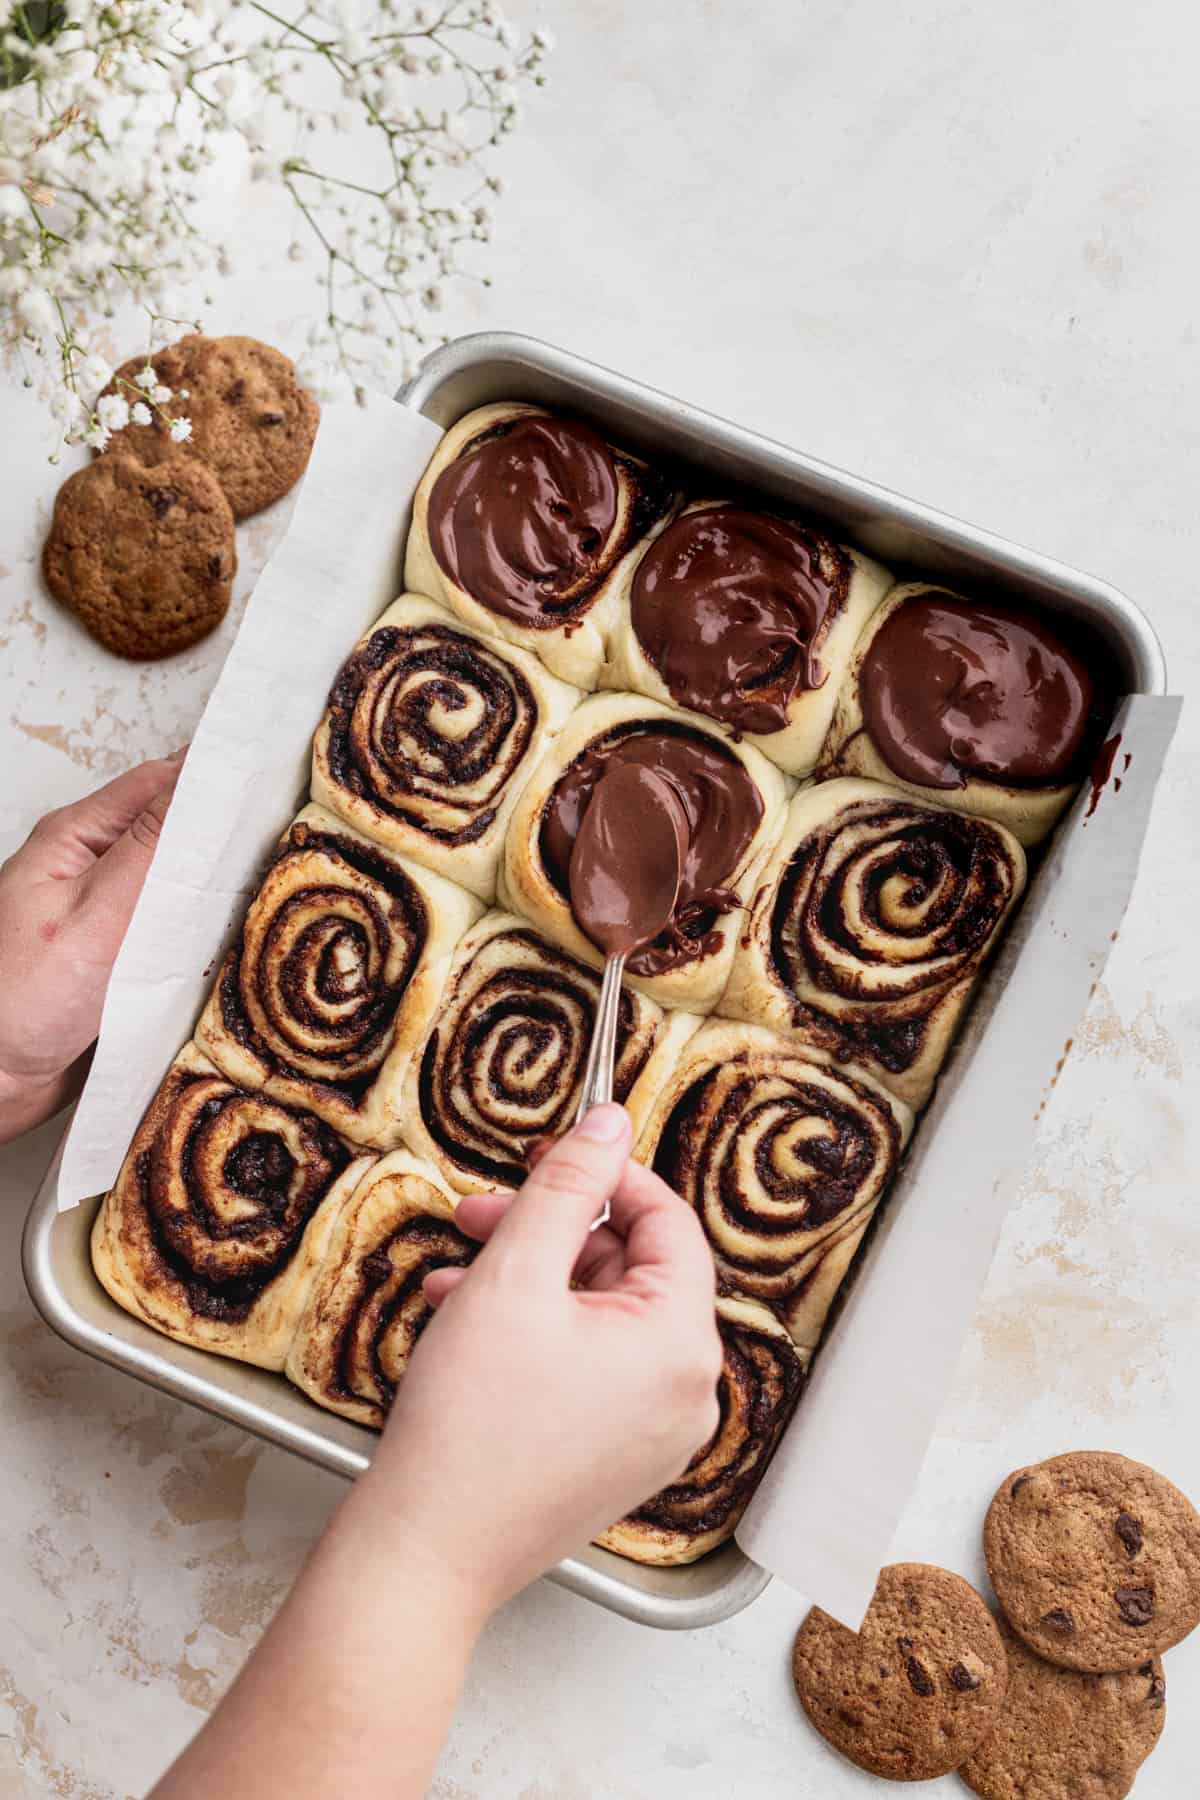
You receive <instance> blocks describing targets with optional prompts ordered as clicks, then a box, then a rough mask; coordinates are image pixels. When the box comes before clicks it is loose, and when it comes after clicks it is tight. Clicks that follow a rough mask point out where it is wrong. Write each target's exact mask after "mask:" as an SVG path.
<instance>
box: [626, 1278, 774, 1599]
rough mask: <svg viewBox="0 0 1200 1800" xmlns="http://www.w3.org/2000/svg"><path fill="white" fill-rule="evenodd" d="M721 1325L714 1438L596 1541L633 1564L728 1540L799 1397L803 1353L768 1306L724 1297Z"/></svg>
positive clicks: (689, 1555) (699, 1551)
mask: <svg viewBox="0 0 1200 1800" xmlns="http://www.w3.org/2000/svg"><path fill="white" fill-rule="evenodd" d="M717 1329H718V1330H719V1331H720V1334H721V1343H722V1347H723V1350H724V1359H723V1362H722V1365H721V1376H720V1380H719V1381H718V1383H717V1403H718V1406H719V1409H720V1420H719V1423H718V1425H717V1429H716V1431H715V1432H714V1433H713V1435H712V1438H711V1439H710V1441H709V1442H708V1443H707V1444H705V1445H703V1446H702V1447H701V1448H700V1449H699V1450H698V1451H697V1452H696V1454H695V1456H693V1458H692V1460H691V1462H690V1463H689V1464H688V1466H687V1468H686V1469H685V1470H684V1471H683V1473H682V1474H681V1475H680V1477H679V1479H678V1481H674V1482H672V1483H671V1485H670V1486H669V1487H666V1488H664V1489H663V1490H662V1492H661V1493H658V1494H655V1495H653V1496H652V1497H651V1499H649V1500H647V1501H646V1503H645V1505H644V1506H639V1507H638V1508H637V1510H636V1511H635V1512H632V1513H630V1514H629V1516H628V1517H627V1518H624V1519H621V1520H619V1521H618V1522H617V1524H615V1525H613V1526H610V1527H609V1529H608V1530H607V1531H606V1532H603V1533H602V1534H601V1536H600V1537H598V1538H597V1539H596V1542H597V1543H598V1544H600V1545H601V1546H602V1547H603V1548H604V1549H606V1550H615V1551H617V1553H618V1554H619V1555H621V1556H627V1557H629V1558H631V1559H632V1561H634V1562H641V1563H656V1564H660V1565H663V1566H666V1565H671V1564H678V1563H690V1562H695V1561H696V1560H697V1558H698V1557H701V1556H706V1555H707V1554H708V1552H709V1551H710V1550H715V1549H716V1548H717V1546H718V1545H720V1544H724V1543H726V1542H727V1541H728V1540H729V1539H730V1538H731V1537H732V1536H733V1534H734V1532H735V1531H736V1530H737V1526H738V1521H739V1520H740V1519H741V1516H742V1514H743V1513H744V1512H745V1510H746V1507H747V1506H748V1505H749V1503H750V1496H751V1495H752V1494H753V1492H754V1490H755V1488H756V1487H757V1486H758V1483H759V1481H760V1480H761V1478H762V1475H763V1472H764V1470H765V1469H766V1466H767V1464H768V1463H769V1462H770V1460H771V1457H772V1455H773V1454H774V1451H775V1446H776V1445H777V1444H778V1442H779V1440H780V1438H781V1437H782V1435H783V1431H784V1427H785V1426H786V1425H787V1422H788V1420H789V1419H790V1418H791V1416H792V1411H793V1409H794V1407H795V1405H796V1401H797V1400H798V1398H799V1396H800V1389H801V1387H802V1385H803V1382H804V1371H805V1368H806V1366H807V1363H806V1359H805V1358H804V1357H803V1356H802V1355H801V1354H800V1353H799V1351H797V1349H796V1348H795V1346H794V1345H793V1343H792V1341H791V1339H790V1338H789V1337H788V1334H787V1332H786V1331H785V1330H784V1329H783V1327H782V1325H780V1324H779V1322H778V1320H777V1319H775V1318H774V1317H773V1316H772V1314H771V1313H769V1312H768V1311H767V1309H766V1307H765V1306H758V1305H756V1304H755V1302H754V1301H752V1300H733V1299H725V1298H722V1299H719V1300H718V1301H717Z"/></svg>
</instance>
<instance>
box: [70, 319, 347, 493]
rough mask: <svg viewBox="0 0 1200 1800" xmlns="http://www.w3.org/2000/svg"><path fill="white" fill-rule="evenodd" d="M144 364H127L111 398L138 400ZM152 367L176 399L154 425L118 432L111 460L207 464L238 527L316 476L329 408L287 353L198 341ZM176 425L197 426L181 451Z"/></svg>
mask: <svg viewBox="0 0 1200 1800" xmlns="http://www.w3.org/2000/svg"><path fill="white" fill-rule="evenodd" d="M145 362H146V358H145V357H144V356H135V357H133V358H132V359H131V361H129V362H127V363H123V364H122V365H121V367H120V368H119V369H118V370H117V372H116V375H115V376H114V377H113V379H112V381H111V383H110V384H109V386H108V389H107V390H106V391H107V392H108V393H110V394H120V395H121V396H122V397H123V398H124V399H126V400H129V401H133V400H135V399H136V397H137V395H136V391H135V390H136V387H137V378H138V376H139V374H140V373H141V371H142V369H143V367H144V366H145ZM150 362H151V364H152V366H153V368H154V371H155V373H156V374H157V376H158V379H159V381H160V382H161V383H162V385H163V386H164V387H169V388H170V389H171V390H172V393H173V394H174V395H175V398H174V399H172V400H171V401H170V402H169V403H168V404H167V406H166V407H165V408H164V409H163V410H162V411H155V412H154V414H153V417H152V419H151V422H150V424H149V425H133V424H130V425H126V426H125V428H124V429H123V430H122V431H118V432H114V434H113V437H112V440H111V443H110V446H109V449H108V450H107V451H106V452H105V455H113V454H114V453H115V454H123V453H128V454H132V455H134V456H137V457H140V459H141V460H142V462H145V463H160V462H164V461H166V460H168V459H173V458H177V457H183V458H185V459H187V460H197V459H198V460H199V461H201V462H203V463H206V464H207V465H208V467H209V468H210V469H211V470H212V472H213V474H214V475H215V476H216V478H217V480H218V481H219V482H220V484H221V486H222V487H223V488H224V490H225V494H226V497H227V498H228V500H229V504H230V506H232V508H233V515H234V518H235V519H246V518H249V516H250V514H251V513H256V512H261V511H262V509H263V507H264V506H270V505H271V503H272V501H274V500H279V499H280V498H282V496H283V495H284V494H286V493H287V492H288V491H289V490H290V489H291V488H293V487H294V486H295V485H296V483H297V481H299V479H300V477H301V475H303V473H304V471H305V469H306V468H307V467H308V458H309V454H310V452H311V450H312V447H313V439H314V438H315V437H316V435H317V424H318V422H319V419H320V408H319V407H318V405H317V402H316V401H315V400H314V399H313V397H312V395H311V394H310V393H308V392H307V391H306V390H305V389H304V388H302V387H301V386H300V384H299V382H298V381H297V379H296V371H295V369H294V368H293V366H292V364H291V362H290V361H289V360H288V358H287V357H286V356H284V355H283V353H282V352H281V351H279V350H273V349H272V348H271V346H270V345H269V344H260V343H259V342H258V340H257V338H248V337H223V338H209V337H202V336H199V335H193V336H191V337H185V338H180V340H179V342H178V343H177V344H169V345H168V346H167V348H166V349H165V350H160V351H158V353H157V354H156V355H154V356H152V357H151V358H150ZM182 388H186V390H187V397H186V399H185V398H183V397H181V396H180V389H182ZM164 414H165V416H164ZM174 417H179V418H187V419H189V420H190V421H191V426H192V434H191V436H190V438H188V439H187V440H186V441H185V442H184V443H181V444H177V443H175V442H174V440H173V439H172V438H171V435H170V432H169V430H168V420H169V419H170V418H174Z"/></svg>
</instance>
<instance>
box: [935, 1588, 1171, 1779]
mask: <svg viewBox="0 0 1200 1800" xmlns="http://www.w3.org/2000/svg"><path fill="white" fill-rule="evenodd" d="M999 1625H1000V1635H1001V1637H1002V1638H1003V1640H1004V1649H1005V1652H1006V1654H1007V1657H1008V1692H1007V1694H1006V1695H1005V1697H1004V1704H1003V1706H1002V1707H1001V1709H1000V1713H999V1717H998V1718H997V1719H996V1722H995V1725H994V1726H993V1728H992V1730H991V1731H990V1732H989V1734H988V1736H987V1737H986V1738H985V1739H984V1741H983V1743H982V1744H981V1745H980V1746H979V1748H978V1750H976V1751H974V1752H973V1754H972V1755H971V1756H969V1757H968V1758H967V1760H966V1762H965V1763H963V1765H962V1767H961V1768H960V1769H959V1771H958V1772H959V1774H960V1775H961V1776H962V1778H963V1780H964V1781H965V1782H966V1784H967V1786H968V1787H969V1788H970V1790H971V1792H972V1793H973V1794H978V1795H979V1796H980V1800H1125V1795H1126V1794H1128V1792H1129V1790H1130V1788H1131V1787H1132V1786H1133V1782H1134V1777H1135V1776H1136V1775H1137V1772H1138V1770H1139V1769H1140V1768H1141V1766H1142V1764H1143V1763H1144V1762H1145V1760H1146V1758H1147V1757H1148V1756H1149V1754H1150V1752H1151V1751H1152V1750H1153V1749H1154V1746H1155V1744H1156V1743H1157V1742H1158V1739H1159V1736H1160V1734H1161V1732H1162V1728H1163V1722H1164V1720H1165V1718H1166V1697H1167V1684H1166V1680H1165V1678H1164V1676H1163V1666H1162V1663H1161V1661H1160V1660H1159V1658H1158V1657H1152V1658H1151V1659H1150V1660H1149V1661H1147V1662H1144V1663H1143V1664H1142V1665H1141V1667H1140V1668H1137V1669H1131V1670H1129V1671H1127V1672H1126V1673H1122V1674H1116V1675H1083V1674H1080V1673H1079V1672H1078V1671H1076V1670H1074V1669H1060V1668H1056V1667H1055V1665H1054V1664H1053V1663H1049V1662H1046V1661H1045V1659H1044V1658H1043V1657H1040V1656H1035V1655H1034V1653H1033V1651H1032V1650H1030V1649H1028V1648H1027V1647H1026V1646H1025V1645H1024V1644H1023V1643H1022V1642H1021V1640H1020V1638H1019V1637H1017V1635H1016V1633H1015V1632H1014V1631H1013V1630H1012V1628H1011V1627H1010V1626H1009V1625H1008V1623H1007V1621H1006V1620H1004V1619H1001V1620H1000V1621H999Z"/></svg>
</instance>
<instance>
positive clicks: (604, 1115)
mask: <svg viewBox="0 0 1200 1800" xmlns="http://www.w3.org/2000/svg"><path fill="white" fill-rule="evenodd" d="M628 1129H629V1114H628V1113H627V1112H626V1111H625V1108H624V1107H623V1106H617V1105H616V1104H615V1103H613V1102H610V1103H609V1104H608V1105H606V1106H593V1107H592V1109H591V1111H590V1112H586V1113H584V1115H583V1117H582V1119H581V1120H580V1121H579V1123H578V1125H577V1126H576V1127H575V1130H576V1132H577V1134H578V1135H579V1136H580V1137H581V1138H587V1139H588V1140H589V1141H590V1142H591V1143H593V1144H615V1143H616V1141H617V1139H618V1138H620V1137H624V1135H625V1133H626V1131H627V1130H628Z"/></svg>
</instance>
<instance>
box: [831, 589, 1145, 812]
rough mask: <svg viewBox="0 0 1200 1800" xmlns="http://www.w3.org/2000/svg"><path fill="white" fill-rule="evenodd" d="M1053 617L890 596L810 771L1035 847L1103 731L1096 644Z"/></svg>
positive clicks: (903, 592) (927, 594)
mask: <svg viewBox="0 0 1200 1800" xmlns="http://www.w3.org/2000/svg"><path fill="white" fill-rule="evenodd" d="M1077 636H1078V634H1077V631H1076V630H1075V629H1074V628H1072V627H1071V625H1070V623H1069V621H1067V620H1062V621H1059V620H1056V619H1054V618H1052V617H1050V616H1047V615H1045V614H1042V613H1035V612H1030V611H1027V610H1026V609H1024V608H1019V607H1015V606H1007V605H1002V604H1000V603H998V602H992V601H972V600H968V599H967V598H966V597H965V596H964V595H962V594H956V593H952V592H949V591H948V590H946V589H944V588H940V587H934V586H930V585H929V584H928V583H925V582H909V583H906V584H905V585H904V586H902V587H896V588H893V589H892V591H891V593H890V594H889V595H888V597H887V599H886V600H885V602H884V604H883V605H882V606H881V607H880V609H879V611H878V612H877V613H875V615H874V617H873V618H871V619H870V620H869V622H868V624H867V626H866V629H865V630H864V631H863V634H862V636H861V637H860V638H859V640H858V644H857V645H856V647H855V651H854V655H853V657H852V659H851V662H850V667H849V669H848V670H847V672H846V675H845V678H844V679H843V682H842V687H841V692H840V693H839V695H838V700H837V705H836V707H835V709H834V716H833V722H832V724H831V726H830V729H829V736H828V738H827V739H826V742H825V747H824V749H823V751H822V753H821V761H820V767H819V769H818V774H819V775H820V776H822V777H827V776H830V775H867V776H871V777H873V778H874V779H875V780H877V781H886V782H890V783H891V784H892V785H893V786H895V787H900V788H903V789H904V790H905V792H906V793H909V794H913V795H915V796H916V798H917V799H919V800H928V801H930V802H931V803H932V804H934V805H937V806H948V807H951V808H952V809H953V810H954V811H956V812H965V813H974V814H976V815H978V816H979V817H981V818H985V819H994V820H995V821H996V822H997V824H1000V825H1004V826H1006V827H1007V828H1008V830H1009V831H1011V832H1012V834H1013V836H1014V837H1015V838H1017V839H1018V840H1019V841H1020V843H1022V844H1024V845H1026V846H1028V845H1031V844H1037V843H1040V842H1041V840H1042V839H1043V838H1044V837H1047V836H1048V835H1049V833H1050V832H1051V831H1052V830H1053V828H1054V826H1055V824H1056V823H1057V821H1058V819H1059V818H1060V817H1061V815H1062V813H1063V812H1064V811H1065V809H1066V807H1067V806H1068V804H1069V803H1070V800H1071V798H1072V796H1073V794H1074V793H1075V790H1076V788H1077V787H1078V786H1079V782H1080V780H1081V778H1082V776H1083V774H1084V772H1085V770H1086V768H1087V764H1088V759H1089V756H1090V754H1091V752H1092V750H1093V749H1094V747H1095V744H1096V743H1097V742H1098V740H1099V737H1100V736H1101V735H1102V733H1103V728H1104V725H1105V723H1106V722H1107V718H1108V709H1109V702H1110V700H1111V696H1110V695H1108V694H1107V693H1106V692H1105V689H1106V687H1107V685H1108V682H1109V677H1108V676H1107V674H1106V673H1104V672H1103V671H1102V669H1101V667H1100V657H1101V653H1100V651H1099V647H1098V646H1096V647H1092V646H1086V647H1083V646H1081V645H1080V644H1079V643H1078V642H1077Z"/></svg>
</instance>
